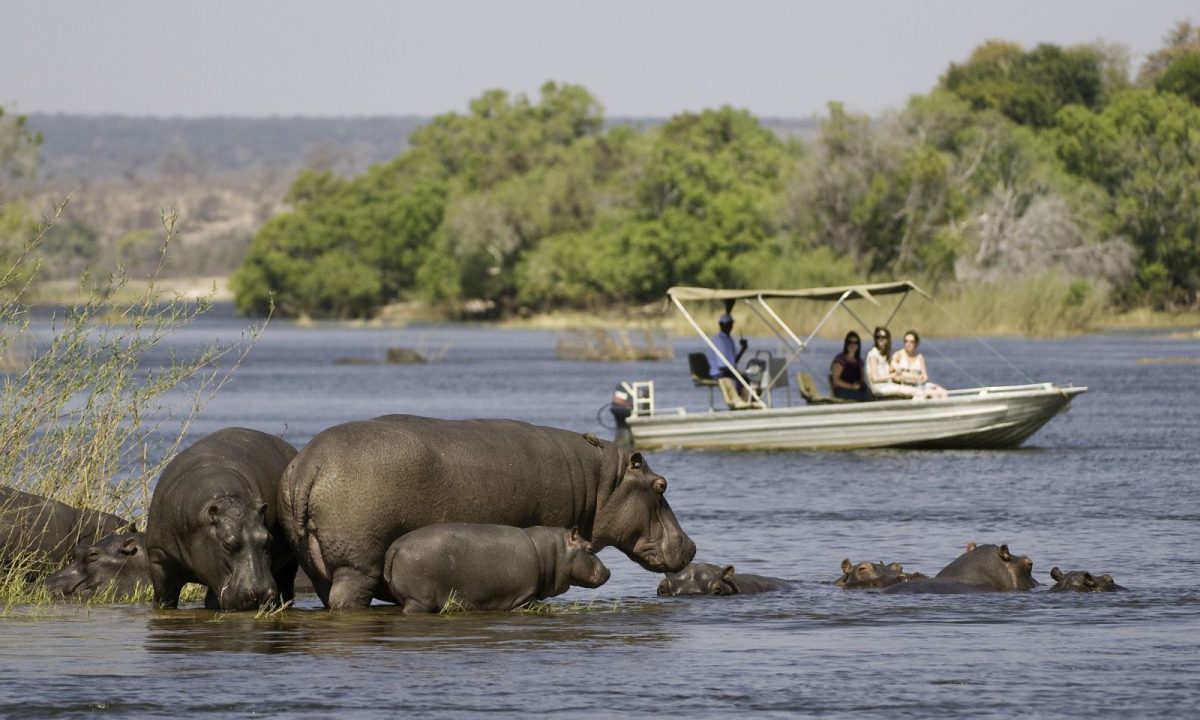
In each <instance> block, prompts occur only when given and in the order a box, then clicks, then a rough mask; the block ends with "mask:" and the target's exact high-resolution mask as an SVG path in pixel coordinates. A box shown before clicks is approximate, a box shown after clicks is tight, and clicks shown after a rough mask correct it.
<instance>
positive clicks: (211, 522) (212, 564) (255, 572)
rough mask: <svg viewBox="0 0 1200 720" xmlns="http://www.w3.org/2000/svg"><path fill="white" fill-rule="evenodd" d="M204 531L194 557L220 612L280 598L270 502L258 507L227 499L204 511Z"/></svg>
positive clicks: (252, 608)
mask: <svg viewBox="0 0 1200 720" xmlns="http://www.w3.org/2000/svg"><path fill="white" fill-rule="evenodd" d="M202 513H203V517H202V521H203V523H204V526H203V532H201V533H199V535H198V537H197V539H196V540H195V541H194V542H195V544H196V545H197V546H196V547H193V549H192V553H191V558H192V565H193V570H194V571H195V573H196V577H197V578H199V580H200V582H201V583H203V584H205V585H207V586H208V588H209V592H210V593H211V594H213V595H215V596H216V601H217V606H218V607H219V608H220V609H221V610H255V609H257V608H259V607H261V606H263V605H266V604H268V603H272V602H275V601H276V600H277V599H278V595H279V590H278V587H277V586H276V584H275V579H274V577H272V575H271V542H272V538H271V533H270V532H268V531H267V527H266V518H267V505H266V503H261V504H259V505H258V506H257V507H254V506H251V505H248V504H246V503H245V502H244V501H241V500H238V499H236V498H222V499H220V500H215V501H213V502H211V503H209V504H208V506H207V507H206V508H205V509H204V510H203V511H202Z"/></svg>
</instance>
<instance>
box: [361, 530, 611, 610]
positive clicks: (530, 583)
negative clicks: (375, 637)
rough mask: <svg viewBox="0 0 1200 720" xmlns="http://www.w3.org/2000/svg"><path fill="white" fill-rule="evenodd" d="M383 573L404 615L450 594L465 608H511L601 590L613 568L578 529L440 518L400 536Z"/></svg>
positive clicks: (441, 602) (440, 603) (437, 606)
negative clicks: (583, 589)
mask: <svg viewBox="0 0 1200 720" xmlns="http://www.w3.org/2000/svg"><path fill="white" fill-rule="evenodd" d="M383 575H384V578H385V579H386V580H387V585H388V588H389V589H390V590H391V593H392V597H394V598H395V599H396V602H397V603H398V604H400V605H401V606H402V607H403V608H404V612H405V613H429V612H437V611H439V610H441V609H442V608H443V607H444V606H445V605H446V601H447V600H449V599H450V598H451V597H455V598H457V599H458V600H459V601H461V602H462V605H463V607H464V608H465V609H468V610H512V609H514V608H517V607H520V606H522V605H524V604H525V603H527V602H529V601H531V600H544V599H546V598H548V597H554V596H555V595H562V594H563V593H565V592H566V591H567V590H568V589H569V588H570V587H571V586H572V585H578V586H580V587H586V588H595V587H600V586H601V585H603V584H604V583H606V582H608V576H609V572H608V568H607V567H605V566H604V563H602V562H600V558H598V557H596V555H595V554H594V552H593V549H592V544H591V543H590V542H588V541H587V540H585V539H584V538H582V537H581V536H580V535H579V528H571V529H570V530H563V529H562V528H558V527H545V526H539V527H531V528H516V527H510V526H508V525H477V524H469V523H441V524H438V525H427V526H425V527H423V528H418V529H416V530H413V531H412V532H410V533H407V534H405V535H401V536H400V537H399V538H397V539H396V542H394V543H392V546H391V547H389V548H388V551H387V556H386V558H385V561H384V566H383Z"/></svg>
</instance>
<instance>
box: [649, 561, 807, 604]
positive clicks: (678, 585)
mask: <svg viewBox="0 0 1200 720" xmlns="http://www.w3.org/2000/svg"><path fill="white" fill-rule="evenodd" d="M791 586H792V584H791V583H790V582H788V581H787V580H780V579H779V578H774V577H768V576H766V575H752V574H749V573H738V572H735V571H734V569H733V566H732V565H726V566H724V567H722V566H720V565H714V564H712V563H698V562H694V563H689V564H688V566H687V567H685V568H684V569H682V570H680V571H679V572H674V573H667V575H666V577H664V578H663V579H662V582H660V583H659V584H658V595H659V597H667V596H672V595H753V594H755V593H760V592H769V591H771V590H783V589H785V588H789V587H791Z"/></svg>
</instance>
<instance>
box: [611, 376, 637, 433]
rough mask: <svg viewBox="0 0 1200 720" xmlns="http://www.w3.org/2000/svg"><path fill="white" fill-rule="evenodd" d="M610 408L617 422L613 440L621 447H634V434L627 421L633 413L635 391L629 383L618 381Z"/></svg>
mask: <svg viewBox="0 0 1200 720" xmlns="http://www.w3.org/2000/svg"><path fill="white" fill-rule="evenodd" d="M608 410H609V412H611V413H612V416H613V420H615V421H616V423H617V433H616V437H615V438H613V440H614V441H615V442H616V443H617V445H619V446H621V447H633V435H632V434H631V433H630V432H629V424H628V423H626V422H625V421H626V420H628V419H629V416H630V415H632V414H633V393H632V391H631V389H630V387H629V386H628V385H626V384H625V383H617V387H616V388H614V389H613V394H612V402H610V403H609V404H608Z"/></svg>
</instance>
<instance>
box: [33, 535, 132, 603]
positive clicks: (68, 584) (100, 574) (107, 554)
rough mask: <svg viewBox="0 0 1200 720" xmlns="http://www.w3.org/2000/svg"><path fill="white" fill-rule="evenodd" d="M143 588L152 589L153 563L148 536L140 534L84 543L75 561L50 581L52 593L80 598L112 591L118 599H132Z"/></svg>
mask: <svg viewBox="0 0 1200 720" xmlns="http://www.w3.org/2000/svg"><path fill="white" fill-rule="evenodd" d="M141 587H150V564H149V562H147V560H146V540H145V535H144V534H143V533H140V532H123V533H117V534H115V535H109V536H108V537H105V538H101V539H100V540H99V541H98V542H96V543H93V544H91V545H86V544H84V543H80V544H78V545H76V546H75V552H74V554H73V556H72V558H71V562H70V563H68V564H67V566H66V567H64V568H63V569H61V570H59V571H58V572H56V573H54V574H53V575H51V576H50V577H48V578H46V590H48V591H49V592H50V593H51V594H55V595H64V596H69V597H77V598H80V599H86V598H89V597H92V596H93V595H95V594H97V593H99V592H104V591H108V590H109V589H110V588H111V591H112V593H113V595H114V597H116V598H130V597H133V596H134V595H135V594H137V591H138V589H139V588H141Z"/></svg>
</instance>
